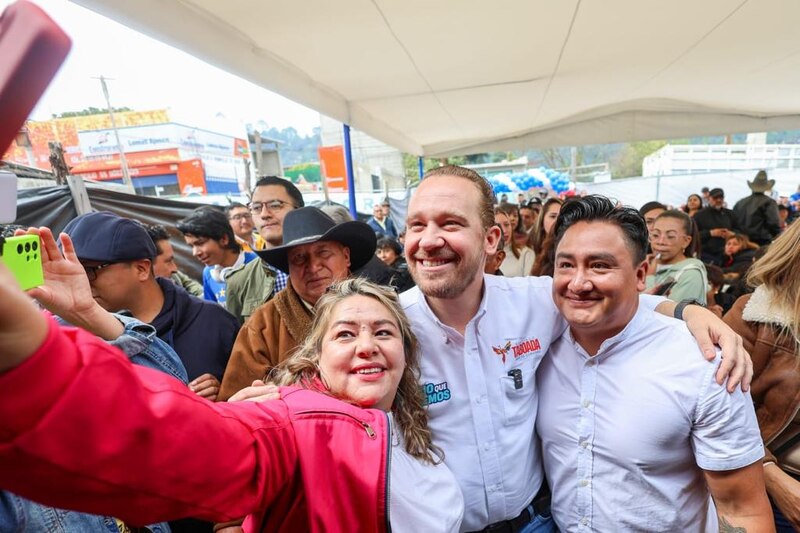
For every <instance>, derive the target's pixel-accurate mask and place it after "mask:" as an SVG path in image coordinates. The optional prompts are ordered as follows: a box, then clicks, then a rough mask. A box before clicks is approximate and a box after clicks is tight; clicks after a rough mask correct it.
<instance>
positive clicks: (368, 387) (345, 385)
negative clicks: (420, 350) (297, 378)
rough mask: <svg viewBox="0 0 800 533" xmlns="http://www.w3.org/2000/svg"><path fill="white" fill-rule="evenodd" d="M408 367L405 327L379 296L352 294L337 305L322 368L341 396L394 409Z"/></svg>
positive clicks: (325, 340)
mask: <svg viewBox="0 0 800 533" xmlns="http://www.w3.org/2000/svg"><path fill="white" fill-rule="evenodd" d="M404 368H405V353H404V349H403V337H402V334H401V331H400V325H399V324H398V323H397V320H396V319H395V318H394V316H393V315H392V313H391V312H390V311H389V310H388V309H387V308H386V307H385V306H384V305H383V304H382V303H380V302H379V301H378V300H376V299H375V298H371V297H368V296H362V295H355V296H350V297H348V298H346V299H344V300H342V301H341V302H339V303H338V304H336V307H334V308H333V310H332V312H331V317H330V322H329V324H328V327H327V331H326V333H325V336H324V338H323V340H322V347H321V350H320V358H319V369H320V375H321V377H322V380H323V382H325V383H326V384H327V386H328V389H329V390H330V392H331V393H332V394H334V395H336V396H338V397H339V398H342V399H344V400H347V401H351V402H354V403H355V404H357V405H359V406H361V407H365V408H368V407H371V408H376V409H382V410H384V411H389V410H390V409H391V407H392V403H393V402H394V397H395V394H396V393H397V386H398V384H399V383H400V378H401V377H402V376H403V370H404Z"/></svg>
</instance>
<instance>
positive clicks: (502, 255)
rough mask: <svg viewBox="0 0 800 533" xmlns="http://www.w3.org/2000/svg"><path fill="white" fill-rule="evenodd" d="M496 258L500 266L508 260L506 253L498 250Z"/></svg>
mask: <svg viewBox="0 0 800 533" xmlns="http://www.w3.org/2000/svg"><path fill="white" fill-rule="evenodd" d="M495 257H496V258H497V264H498V265H499V264H500V263H502V262H503V261H505V260H506V251H505V250H497V254H495Z"/></svg>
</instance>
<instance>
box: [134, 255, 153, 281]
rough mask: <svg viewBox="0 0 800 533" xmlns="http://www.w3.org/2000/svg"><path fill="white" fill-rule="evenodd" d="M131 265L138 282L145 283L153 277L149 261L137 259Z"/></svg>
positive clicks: (151, 264) (151, 265) (151, 263)
mask: <svg viewBox="0 0 800 533" xmlns="http://www.w3.org/2000/svg"><path fill="white" fill-rule="evenodd" d="M132 264H133V269H134V271H135V272H136V279H138V280H139V281H146V280H147V279H149V278H151V277H152V276H153V262H152V261H151V260H150V259H139V260H138V261H134V262H133V263H132Z"/></svg>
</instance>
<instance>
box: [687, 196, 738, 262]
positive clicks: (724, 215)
mask: <svg viewBox="0 0 800 533" xmlns="http://www.w3.org/2000/svg"><path fill="white" fill-rule="evenodd" d="M694 222H695V224H697V229H698V231H699V232H700V244H701V245H702V248H701V250H702V251H703V257H714V258H715V259H716V260H717V261H721V260H722V255H723V254H724V253H725V239H724V238H722V237H712V236H711V230H712V229H717V228H725V229H729V230H733V231H737V232H738V231H741V229H740V228H739V224H738V222H737V221H736V215H734V214H733V211H732V210H730V209H726V208H724V207H723V208H722V209H714V208H713V207H705V208H703V209H701V210H700V211H698V212H697V213H695V214H694Z"/></svg>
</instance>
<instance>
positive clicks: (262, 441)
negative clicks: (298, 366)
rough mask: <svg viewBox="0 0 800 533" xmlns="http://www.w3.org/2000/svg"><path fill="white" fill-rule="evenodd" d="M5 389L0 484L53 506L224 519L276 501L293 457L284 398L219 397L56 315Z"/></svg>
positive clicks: (7, 376)
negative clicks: (204, 394)
mask: <svg viewBox="0 0 800 533" xmlns="http://www.w3.org/2000/svg"><path fill="white" fill-rule="evenodd" d="M0 390H2V391H3V394H2V396H0V486H2V487H3V488H4V489H7V490H10V491H12V492H15V493H17V494H19V495H21V496H24V497H27V498H29V499H33V500H36V501H40V502H42V503H45V504H47V505H50V506H54V507H61V508H69V509H75V510H79V511H84V512H89V513H93V514H103V515H111V516H116V517H118V518H121V519H123V520H124V521H126V522H129V523H131V524H149V523H155V522H160V521H163V520H167V519H172V518H177V517H181V516H194V517H197V518H202V519H206V520H211V521H225V520H231V519H236V518H241V517H242V516H245V515H247V514H249V513H251V512H254V511H256V510H259V509H261V508H263V507H265V506H267V505H269V503H270V502H271V501H272V500H273V499H274V498H275V495H276V494H277V493H278V492H279V491H280V490H281V489H282V488H284V486H285V485H286V484H287V483H288V482H289V481H290V477H291V476H292V475H293V471H294V470H295V467H296V461H297V457H296V445H295V440H294V432H293V430H292V427H291V424H290V422H289V416H288V412H287V409H286V406H285V404H284V403H283V402H281V401H275V402H265V403H260V404H256V403H253V402H240V403H234V404H225V403H219V404H214V403H212V402H209V401H207V400H204V399H202V398H200V397H198V396H197V395H195V394H194V393H192V392H191V391H189V389H187V388H186V387H185V386H184V385H183V384H182V383H181V382H179V381H178V380H175V379H173V378H171V377H170V376H167V375H166V374H163V373H161V372H157V371H155V370H151V369H148V368H143V367H138V366H134V365H132V364H130V362H129V361H128V359H127V358H126V357H124V356H122V354H121V352H119V351H117V350H116V348H113V347H112V346H110V345H108V344H106V343H105V342H103V341H101V340H100V339H98V338H97V337H95V336H93V335H91V334H89V333H87V332H84V331H82V330H78V329H74V328H61V327H59V326H58V325H56V324H55V323H54V322H51V324H50V331H49V332H48V336H47V339H46V340H45V342H44V344H43V345H42V346H41V348H40V349H39V350H38V351H37V352H36V353H35V354H34V355H33V356H31V357H30V358H29V359H27V360H26V361H25V362H24V363H22V364H21V365H19V366H18V367H17V368H15V369H13V370H10V371H8V372H5V373H3V374H0Z"/></svg>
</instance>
